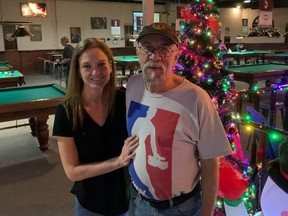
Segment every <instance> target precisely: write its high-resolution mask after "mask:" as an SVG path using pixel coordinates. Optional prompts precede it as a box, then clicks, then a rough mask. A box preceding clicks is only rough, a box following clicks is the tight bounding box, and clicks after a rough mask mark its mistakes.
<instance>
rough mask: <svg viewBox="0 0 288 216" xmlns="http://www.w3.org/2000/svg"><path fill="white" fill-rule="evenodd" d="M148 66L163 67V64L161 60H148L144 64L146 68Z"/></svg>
mask: <svg viewBox="0 0 288 216" xmlns="http://www.w3.org/2000/svg"><path fill="white" fill-rule="evenodd" d="M147 68H160V69H163V65H162V64H161V63H160V62H154V61H148V62H146V63H145V64H144V70H145V69H147Z"/></svg>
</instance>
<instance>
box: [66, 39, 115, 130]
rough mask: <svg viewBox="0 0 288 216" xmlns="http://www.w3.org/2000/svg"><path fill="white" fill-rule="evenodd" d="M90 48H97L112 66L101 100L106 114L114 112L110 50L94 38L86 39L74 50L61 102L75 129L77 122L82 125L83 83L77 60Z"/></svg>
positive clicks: (113, 69) (113, 84)
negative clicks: (64, 93)
mask: <svg viewBox="0 0 288 216" xmlns="http://www.w3.org/2000/svg"><path fill="white" fill-rule="evenodd" d="M91 48H98V49H100V50H102V51H103V52H104V53H105V55H106V56H107V59H108V61H109V62H111V65H112V72H111V73H110V79H109V81H108V83H107V84H106V85H105V87H104V90H103V96H102V100H103V102H104V104H105V106H106V108H107V113H108V114H109V113H111V112H113V111H114V106H115V104H114V101H115V93H116V68H115V62H114V59H113V54H112V51H111V49H110V48H109V47H108V46H107V45H106V44H105V43H103V42H101V41H100V40H98V39H96V38H87V39H84V40H82V41H81V42H79V43H78V44H77V46H76V47H75V49H74V52H73V55H72V60H71V64H70V72H69V80H68V86H67V90H66V95H65V97H64V100H63V104H64V107H65V108H66V111H67V115H68V117H72V119H70V120H71V121H73V128H74V129H76V127H77V124H78V122H79V121H80V124H81V125H82V123H83V107H82V104H81V94H82V90H83V86H84V82H83V80H82V78H81V77H80V65H79V58H80V56H81V55H82V53H83V52H84V51H85V50H87V49H91Z"/></svg>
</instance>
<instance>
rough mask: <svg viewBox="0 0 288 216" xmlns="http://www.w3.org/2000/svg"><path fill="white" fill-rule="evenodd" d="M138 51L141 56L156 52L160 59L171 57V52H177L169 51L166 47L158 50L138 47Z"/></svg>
mask: <svg viewBox="0 0 288 216" xmlns="http://www.w3.org/2000/svg"><path fill="white" fill-rule="evenodd" d="M138 48H139V51H140V53H141V54H143V55H152V53H155V51H157V52H158V54H159V55H160V56H161V57H169V56H171V55H172V53H173V52H175V51H177V50H171V49H169V48H167V47H159V48H158V49H156V48H154V47H152V46H139V47H138Z"/></svg>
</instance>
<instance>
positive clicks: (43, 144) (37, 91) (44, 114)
mask: <svg viewBox="0 0 288 216" xmlns="http://www.w3.org/2000/svg"><path fill="white" fill-rule="evenodd" d="M64 95H65V89H64V88H62V87H61V86H59V85H56V84H46V85H35V86H21V87H11V88H3V89H0V122H6V121H14V120H16V121H17V120H19V119H29V123H27V124H22V125H16V126H11V127H4V128H0V129H1V130H4V129H10V128H14V127H21V126H26V125H30V128H31V133H32V135H33V136H36V137H37V139H38V143H39V146H38V147H39V148H40V150H42V151H45V150H46V149H48V147H49V144H48V140H49V130H48V124H47V120H48V116H49V115H53V114H54V113H55V107H56V106H57V105H58V104H59V103H60V102H61V100H62V98H63V96H64Z"/></svg>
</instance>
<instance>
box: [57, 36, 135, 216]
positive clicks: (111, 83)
mask: <svg viewBox="0 0 288 216" xmlns="http://www.w3.org/2000/svg"><path fill="white" fill-rule="evenodd" d="M115 76H116V70H115V64H114V60H113V56H112V52H111V50H110V49H109V47H108V46H107V45H106V44H104V43H102V42H100V41H99V40H97V39H94V38H88V39H85V40H83V41H81V42H80V43H79V44H78V45H77V46H76V48H75V50H74V52H73V56H72V62H71V69H70V77H69V84H68V88H67V91H66V96H65V98H64V100H63V102H62V103H61V104H60V105H59V106H58V107H57V110H56V114H55V122H54V129H53V135H55V136H57V142H58V147H59V153H60V157H61V161H62V164H63V167H64V171H65V173H66V175H67V177H68V178H69V179H70V180H71V181H73V182H74V185H73V188H72V190H71V192H72V193H73V194H75V215H76V216H82V215H85V216H89V215H126V213H127V211H128V206H129V195H130V194H129V181H128V178H127V175H126V174H127V173H126V168H125V167H126V166H127V165H128V163H129V161H130V159H131V158H133V157H134V156H135V153H134V150H135V148H136V147H137V146H138V138H137V137H135V136H132V137H129V138H127V131H126V118H125V91H123V89H118V88H117V87H116V84H115V83H116V82H115ZM126 138H127V139H126Z"/></svg>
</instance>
